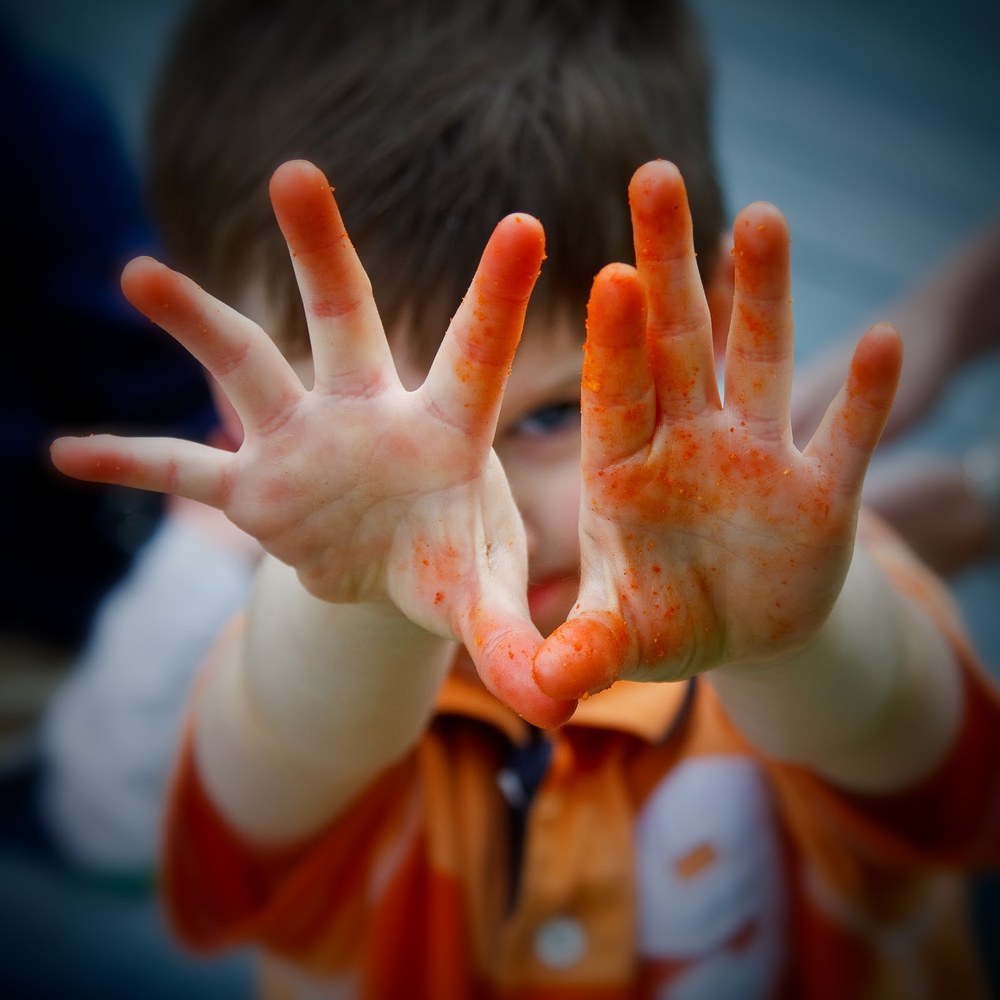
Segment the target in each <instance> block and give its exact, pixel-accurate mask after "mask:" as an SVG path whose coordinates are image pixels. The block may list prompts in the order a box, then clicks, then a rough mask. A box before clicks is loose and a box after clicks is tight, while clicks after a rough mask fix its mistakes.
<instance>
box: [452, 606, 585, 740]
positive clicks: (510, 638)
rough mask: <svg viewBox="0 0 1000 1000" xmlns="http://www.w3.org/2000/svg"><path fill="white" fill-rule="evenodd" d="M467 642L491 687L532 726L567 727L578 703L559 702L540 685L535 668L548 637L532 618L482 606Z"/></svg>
mask: <svg viewBox="0 0 1000 1000" xmlns="http://www.w3.org/2000/svg"><path fill="white" fill-rule="evenodd" d="M462 640H463V642H464V643H465V647H466V649H467V650H468V651H469V655H470V656H471V657H472V661H473V663H475V665H476V671H477V672H478V674H479V677H480V679H481V680H482V682H483V684H484V685H485V686H486V688H487V689H488V690H489V691H490V692H491V693H492V694H493V695H494V696H495V697H496V698H498V699H499V700H500V701H502V702H503V703H504V704H505V705H508V706H509V707H510V708H512V709H513V710H514V711H515V712H517V714H518V715H520V716H521V717H522V718H524V719H525V720H527V721H528V722H530V723H531V724H532V725H534V726H540V727H541V728H543V729H552V728H554V727H556V726H561V725H562V724H563V723H564V722H566V720H567V719H569V718H570V716H571V715H572V714H573V712H574V711H575V710H576V701H575V699H572V698H568V699H566V698H553V697H551V696H550V695H548V694H547V693H546V692H544V691H543V690H542V689H541V688H540V687H539V686H538V684H537V683H536V681H535V678H534V676H533V673H532V664H533V661H534V657H535V653H536V651H537V650H538V647H539V645H540V643H541V641H542V637H541V635H540V634H539V632H538V630H537V629H536V628H535V627H534V625H532V624H531V622H530V620H528V619H527V618H526V616H522V615H517V614H512V613H510V612H503V611H497V610H487V609H486V608H485V607H484V606H483V605H482V604H480V605H477V606H476V607H474V608H473V610H472V612H471V614H470V615H469V616H468V618H467V619H466V622H465V625H464V627H463V628H462Z"/></svg>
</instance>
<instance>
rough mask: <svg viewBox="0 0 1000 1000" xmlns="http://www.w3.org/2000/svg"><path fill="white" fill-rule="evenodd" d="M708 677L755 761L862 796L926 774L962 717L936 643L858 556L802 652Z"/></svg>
mask: <svg viewBox="0 0 1000 1000" xmlns="http://www.w3.org/2000/svg"><path fill="white" fill-rule="evenodd" d="M708 676H709V678H710V680H711V683H712V685H713V687H714V688H715V690H716V692H717V693H718V695H719V697H720V699H721V701H722V703H723V706H724V708H725V710H726V712H727V714H728V715H729V717H730V718H731V719H732V720H733V722H734V723H735V724H736V726H737V727H738V728H739V729H740V730H741V731H742V732H743V734H744V735H745V736H746V737H747V738H748V739H749V740H750V741H751V742H752V743H753V744H754V745H755V746H757V747H758V749H760V750H761V751H762V752H763V753H765V754H767V755H768V756H771V757H773V758H775V759H778V760H782V761H785V762H788V763H794V764H801V765H804V766H807V767H810V768H811V769H813V770H814V771H816V772H817V773H818V774H820V775H822V776H823V777H825V778H827V779H829V780H831V781H833V782H835V783H837V784H840V785H842V786H844V787H845V788H849V789H852V790H854V791H860V792H873V793H874V792H887V791H892V790H896V789H901V788H904V787H906V786H907V785H910V784H912V783H914V782H917V781H919V780H920V779H921V778H922V777H924V776H925V775H927V774H928V773H930V771H931V770H932V769H933V768H934V766H935V765H936V764H937V763H939V761H940V760H941V759H942V758H943V756H944V754H945V753H946V751H947V749H948V747H949V746H950V745H951V743H952V741H953V739H954V736H955V734H956V732H957V729H958V726H959V722H960V716H961V711H962V706H961V689H960V684H959V676H958V669H957V665H956V663H955V660H954V656H953V653H952V651H951V650H950V648H949V647H948V645H947V643H946V640H945V638H944V637H943V636H942V635H941V633H940V632H939V631H938V629H937V627H936V625H935V624H934V623H933V622H932V621H930V620H929V619H928V617H927V615H926V613H924V612H922V611H921V609H919V608H918V607H917V606H916V605H915V604H914V603H913V602H912V601H911V600H910V599H909V598H907V597H906V596H904V595H902V594H900V593H899V592H898V591H897V590H895V589H894V588H893V587H892V586H891V584H890V583H889V581H888V580H887V579H886V578H885V576H884V575H883V573H882V572H881V570H880V569H879V567H878V566H877V565H876V564H875V563H874V561H873V560H872V559H871V557H870V556H869V555H868V554H867V553H866V551H865V550H864V549H863V548H862V547H860V546H859V547H858V548H857V549H856V551H855V556H854V560H853V562H852V566H851V569H850V571H849V573H848V577H847V580H846V581H845V584H844V587H843V589H842V591H841V594H840V596H839V598H838V600H837V602H836V604H835V605H834V608H833V610H832V612H831V613H830V616H829V617H828V619H827V620H826V622H825V623H824V625H823V626H822V628H821V629H820V631H819V633H818V634H817V636H816V638H815V639H814V640H813V641H812V642H811V643H810V644H809V645H807V646H806V647H805V648H803V649H800V650H797V651H795V652H794V653H791V654H788V655H786V656H783V657H780V658H778V659H775V660H771V661H768V662H766V663H742V664H732V665H728V666H725V667H720V668H718V669H716V670H713V671H711V672H710V674H709V675H708Z"/></svg>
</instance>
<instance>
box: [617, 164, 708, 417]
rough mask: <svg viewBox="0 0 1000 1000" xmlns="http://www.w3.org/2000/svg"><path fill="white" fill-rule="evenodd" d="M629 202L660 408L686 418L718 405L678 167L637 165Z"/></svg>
mask: <svg viewBox="0 0 1000 1000" xmlns="http://www.w3.org/2000/svg"><path fill="white" fill-rule="evenodd" d="M629 205H630V207H631V212H632V228H633V233H634V242H635V259H636V265H637V267H638V269H639V274H640V275H641V277H642V281H643V285H644V287H645V289H646V296H647V308H648V311H649V315H648V318H647V322H648V330H649V340H650V353H651V355H652V366H653V371H654V378H655V380H656V387H657V392H658V394H659V399H660V409H661V410H662V411H663V412H664V413H665V414H666V415H667V416H668V417H688V416H693V415H695V414H697V413H700V412H702V411H703V410H704V409H705V407H706V406H709V405H712V406H716V407H717V406H718V405H719V393H718V389H717V387H716V380H715V362H714V358H713V346H712V319H711V316H710V315H709V311H708V303H707V301H706V299H705V290H704V288H703V287H702V283H701V276H700V275H699V273H698V265H697V262H696V259H695V252H694V236H693V228H692V225H691V212H690V210H689V208H688V202H687V192H686V190H685V187H684V181H683V179H682V178H681V175H680V172H679V171H678V169H677V168H676V167H675V166H674V165H673V164H672V163H668V162H666V161H665V160H658V161H655V162H652V163H646V164H644V165H643V166H641V167H640V168H639V169H638V170H637V171H636V172H635V174H634V175H633V177H632V181H631V183H630V184H629Z"/></svg>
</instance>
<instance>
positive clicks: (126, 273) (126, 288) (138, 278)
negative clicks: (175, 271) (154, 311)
mask: <svg viewBox="0 0 1000 1000" xmlns="http://www.w3.org/2000/svg"><path fill="white" fill-rule="evenodd" d="M166 270H169V269H168V268H167V267H166V265H164V264H161V263H160V261H158V260H156V259H155V258H154V257H148V256H140V257H133V258H132V259H131V260H130V261H129V262H128V263H127V264H126V265H125V266H124V267H123V268H122V273H121V279H120V283H121V288H122V292H124V294H125V297H126V298H127V299H128V300H129V301H130V302H131V301H132V298H133V296H136V295H139V294H141V290H142V289H143V288H144V287H145V286H146V284H147V283H148V282H149V281H150V280H151V279H153V278H155V277H156V276H157V275H158V274H160V273H161V272H163V271H166ZM133 304H134V303H133Z"/></svg>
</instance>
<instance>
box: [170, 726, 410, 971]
mask: <svg viewBox="0 0 1000 1000" xmlns="http://www.w3.org/2000/svg"><path fill="white" fill-rule="evenodd" d="M192 744H193V740H192V733H191V726H190V725H189V726H188V730H187V733H186V735H185V738H184V741H183V745H182V749H181V754H180V758H179V763H178V767H177V770H176V772H175V775H174V781H173V786H172V794H171V798H170V804H169V807H168V815H167V824H166V835H165V851H164V864H163V868H162V883H163V891H164V898H165V902H166V908H167V913H168V917H169V919H170V921H171V923H172V924H173V926H174V929H175V931H176V932H177V934H178V935H179V937H180V938H181V939H182V940H183V941H184V942H185V943H186V944H187V945H188V946H189V947H191V948H192V949H194V950H195V951H213V950H216V949H219V948H227V947H231V946H234V945H240V944H246V943H248V942H250V941H254V942H264V943H266V945H267V947H268V949H269V950H270V951H272V952H274V953H276V954H279V955H281V954H284V955H286V956H288V957H292V958H294V959H295V960H296V961H300V962H301V961H303V960H305V961H306V963H307V964H308V960H309V959H308V957H309V956H310V955H312V956H320V955H321V956H322V964H323V966H324V967H325V968H327V969H336V968H338V967H341V968H346V967H349V966H350V965H351V963H352V962H353V961H354V960H355V959H356V955H357V952H358V950H359V948H360V947H361V945H362V938H363V935H364V933H365V928H366V927H368V926H369V925H370V923H371V921H370V913H371V909H372V907H373V906H374V905H375V904H376V902H377V900H378V898H379V894H380V893H379V889H380V887H384V885H385V884H386V883H387V882H388V880H389V879H390V878H391V876H392V874H393V872H394V870H395V867H396V866H397V865H398V864H399V863H401V862H402V860H403V858H404V857H405V856H406V854H407V848H408V847H412V845H413V844H415V842H416V840H417V833H418V827H419V822H418V808H417V805H418V800H419V792H418V791H417V782H415V781H414V770H415V762H414V760H413V758H412V755H411V757H409V758H406V759H404V760H403V761H402V762H400V763H399V764H397V765H395V766H394V767H392V768H390V769H389V770H387V771H386V772H384V773H383V774H382V775H381V776H380V778H379V779H378V780H377V781H376V782H375V783H374V784H373V785H372V786H370V787H369V788H368V789H367V790H366V791H365V792H364V793H363V795H362V796H361V797H360V798H359V799H358V800H357V801H356V802H355V803H354V804H353V805H352V806H351V807H350V808H349V809H348V810H347V812H346V813H345V814H344V815H342V816H341V817H338V818H337V819H336V820H335V821H334V822H333V823H332V824H331V825H330V826H329V827H327V828H326V829H324V830H322V831H320V832H319V833H318V834H316V835H315V836H314V837H311V838H310V839H308V840H307V841H306V842H304V843H299V844H293V845H288V846H282V847H275V846H271V845H260V844H255V843H253V842H251V841H250V840H248V839H247V838H245V837H243V836H242V835H241V834H240V833H239V832H238V831H236V830H235V829H234V828H233V827H232V826H231V825H230V824H229V823H228V822H227V821H226V819H225V818H224V817H223V816H222V815H221V814H220V812H219V811H218V810H217V809H216V807H215V806H214V804H213V803H212V801H211V799H210V798H209V796H208V794H207V792H206V790H205V788H204V785H203V784H202V781H201V779H200V777H199V774H198V771H197V768H196V765H195V760H194V753H193V746H192Z"/></svg>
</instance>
